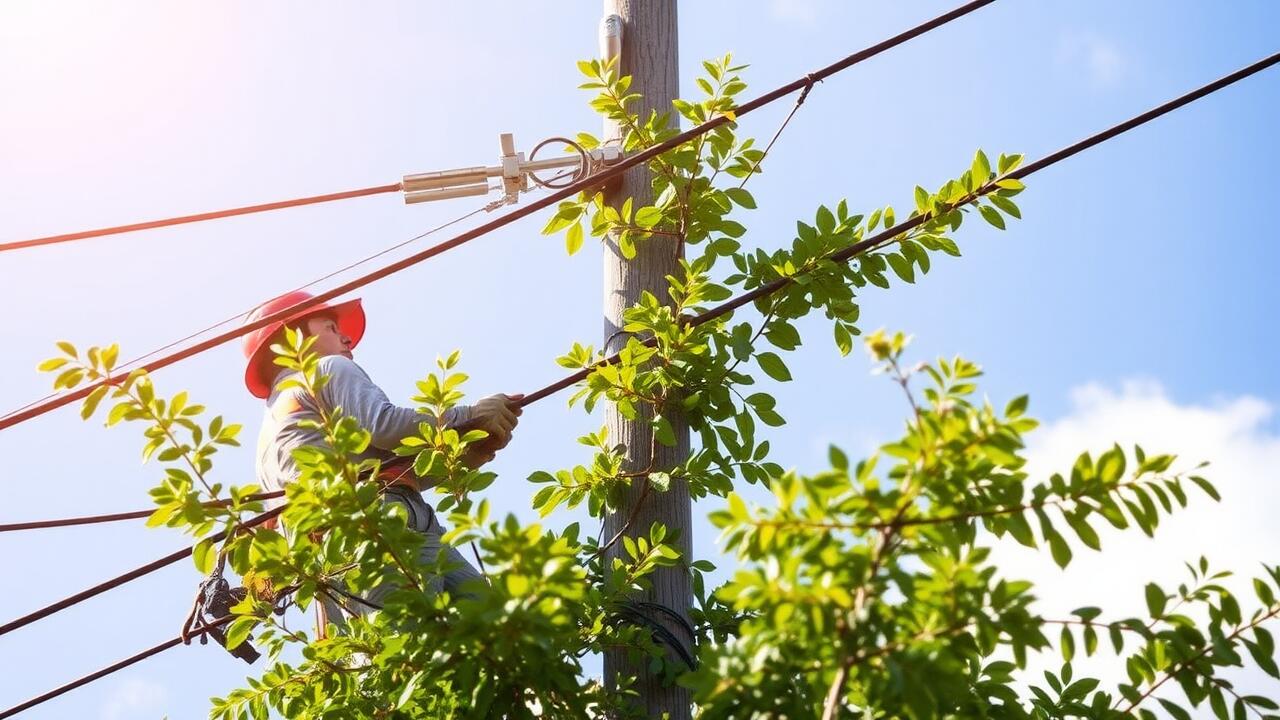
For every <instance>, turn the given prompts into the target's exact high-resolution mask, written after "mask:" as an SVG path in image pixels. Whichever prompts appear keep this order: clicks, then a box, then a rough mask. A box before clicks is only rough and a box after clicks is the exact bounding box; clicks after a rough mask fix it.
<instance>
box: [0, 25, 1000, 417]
mask: <svg viewBox="0 0 1280 720" xmlns="http://www.w3.org/2000/svg"><path fill="white" fill-rule="evenodd" d="M993 2H995V0H973V1H972V2H968V3H966V4H964V5H961V6H960V7H958V8H956V9H954V10H952V11H950V12H948V13H944V14H942V15H939V16H938V17H936V18H934V19H932V20H930V21H928V22H926V23H923V24H921V25H917V26H916V27H914V28H911V29H910V30H907V31H905V32H902V33H899V34H898V35H895V36H893V37H891V38H889V39H888V40H884V41H882V42H879V43H877V44H875V45H872V46H871V47H868V48H865V49H863V50H860V51H858V52H856V53H853V54H852V55H848V56H846V57H844V58H842V59H841V60H839V61H837V62H835V63H832V64H831V65H828V66H826V67H824V68H822V69H820V70H817V71H815V72H812V73H809V74H807V75H805V76H804V77H802V78H800V79H798V80H795V81H793V82H790V83H788V84H786V85H783V86H782V87H779V88H776V89H774V90H773V91H771V92H768V93H765V94H764V95H761V96H760V97H757V98H755V99H754V100H751V101H749V102H747V103H745V104H743V105H740V106H738V107H737V108H735V109H734V114H735V116H740V115H746V114H747V113H749V112H752V111H753V110H757V109H759V108H761V107H763V106H765V105H768V104H769V103H771V102H774V101H775V100H778V99H779V98H782V97H785V96H787V95H790V94H791V93H793V92H796V91H798V90H803V89H804V88H806V87H811V86H812V85H813V84H814V83H816V82H819V81H821V80H823V79H825V78H828V77H830V76H832V75H835V74H836V73H838V72H841V71H843V70H847V69H848V68H850V67H852V66H854V65H856V64H858V63H860V62H862V61H863V60H867V59H869V58H871V57H874V56H876V55H879V54H880V53H882V52H884V51H886V50H889V49H891V48H893V47H896V46H898V45H901V44H902V43H904V42H907V41H908V40H911V39H912V38H916V37H919V36H920V35H923V34H925V33H927V32H929V31H930V30H933V29H934V28H937V27H940V26H942V25H945V24H947V23H949V22H951V21H952V20H955V19H957V18H960V17H963V16H964V15H967V14H969V13H971V12H973V11H975V10H978V9H979V8H982V7H984V6H986V5H990V4H991V3H993ZM728 122H731V120H730V119H729V118H728V117H726V116H724V115H718V116H716V117H714V118H712V119H711V120H708V121H707V122H705V123H702V124H701V125H698V126H696V127H693V128H690V129H689V130H685V131H684V132H681V133H679V134H677V135H675V136H673V137H671V138H670V139H668V140H666V141H664V142H661V143H658V144H657V145H654V146H652V147H650V148H647V149H646V150H644V151H642V152H639V153H636V154H635V155H632V156H630V157H627V158H625V159H624V160H622V161H620V162H619V163H617V164H616V165H612V166H610V167H609V168H607V169H605V170H603V171H601V172H599V173H597V174H595V175H592V176H591V177H588V178H586V179H584V180H580V181H577V182H574V183H572V184H570V185H569V186H567V187H565V188H563V189H560V190H556V191H554V192H552V193H550V194H548V195H545V196H543V197H542V198H540V199H538V200H535V201H533V202H531V203H529V204H527V205H524V206H522V207H520V208H517V209H516V210H512V211H511V212H508V213H505V214H503V215H500V216H498V217H497V218H494V219H493V220H490V221H489V222H487V223H484V224H483V225H480V226H478V227H475V228H472V229H470V230H467V231H465V232H463V233H461V234H459V235H457V236H455V237H453V238H452V239H449V240H446V241H444V242H442V243H439V244H437V245H433V246H432V247H429V248H427V249H425V250H422V251H420V252H417V253H415V254H413V255H410V256H409V257H406V258H402V259H400V260H397V261H396V262H393V263H391V264H389V265H385V266H383V267H381V268H379V269H378V270H375V271H373V272H371V273H367V274H365V275H362V276H360V277H358V278H355V279H353V280H350V281H348V282H345V283H343V284H341V285H338V286H337V287H334V288H332V289H330V290H326V291H324V292H322V293H319V294H318V295H315V296H313V297H311V298H310V299H308V300H304V301H302V302H299V303H296V304H294V305H293V306H291V307H288V308H286V309H284V310H281V311H280V312H277V313H273V314H271V315H266V316H263V317H261V318H259V319H257V320H254V321H253V322H249V323H245V324H244V325H241V326H240V327H239V328H236V329H234V330H229V331H227V332H224V333H221V334H219V335H215V336H214V337H211V338H209V339H207V340H203V341H201V342H199V343H196V344H195V345H192V346H190V347H187V348H183V349H182V350H180V351H178V352H175V353H172V354H169V355H165V356H163V357H160V358H158V359H156V360H155V361H153V362H150V363H147V364H146V365H142V366H140V369H145V370H147V371H154V370H158V369H160V368H163V367H167V366H169V365H172V364H174V363H176V362H179V361H181V360H185V359H186V358H189V357H191V356H193V355H197V354H199V353H201V352H204V351H205V350H208V349H210V348H213V347H217V346H218V345H222V344H223V343H226V342H229V341H231V340H234V339H236V338H238V337H241V336H242V335H247V334H249V333H251V332H253V331H254V330H258V329H260V328H264V327H267V326H268V325H272V324H274V323H277V322H284V321H287V320H288V319H289V318H291V317H293V316H295V315H297V314H298V313H300V312H303V311H306V310H309V309H311V308H313V307H316V306H317V305H319V304H321V303H325V302H328V301H330V300H332V299H334V298H336V297H338V296H340V295H345V294H346V293H349V292H351V291H352V290H356V289H358V288H362V287H364V286H365V285H368V284H370V283H373V282H376V281H378V280H381V279H383V278H385V277H387V276H389V275H393V274H395V273H398V272H400V271H401V270H404V269H406V268H409V267H412V266H413V265H417V264H418V263H421V262H423V261H425V260H428V259H430V258H433V257H435V256H436V255H440V254H442V253H445V252H448V251H449V250H452V249H454V248H456V247H458V246H460V245H464V244H466V243H468V242H470V241H471V240H474V239H476V238H478V237H481V236H484V235H487V234H489V233H491V232H493V231H495V230H497V229H498V228H501V227H505V226H507V225H509V224H511V223H513V222H515V221H516V220H519V219H521V218H523V217H526V216H528V215H532V214H533V213H535V212H537V211H539V210H542V209H543V208H546V207H550V206H551V205H553V204H555V203H557V202H559V201H561V200H564V199H565V198H568V197H570V196H572V195H574V194H576V193H578V192H580V191H583V190H588V189H591V188H594V187H597V186H599V185H601V184H603V183H606V182H608V181H609V180H612V179H613V178H615V177H619V176H621V175H622V174H623V173H625V172H626V171H627V170H629V169H630V168H633V167H635V166H636V165H639V164H641V163H645V162H648V161H649V160H652V159H654V158H656V157H657V156H659V155H661V154H662V153H664V152H667V151H668V150H671V149H672V148H675V147H677V146H679V145H681V144H683V143H686V142H688V141H689V140H691V139H693V138H696V137H698V136H699V135H702V134H704V133H707V132H710V131H711V130H714V129H716V128H717V127H720V126H721V125H724V124H726V123H728ZM110 382H112V381H111V380H102V381H98V382H95V383H90V384H88V385H84V386H81V387H80V388H77V389H76V390H72V391H69V392H66V393H62V394H60V395H58V396H57V397H54V398H50V399H49V400H47V401H44V402H39V403H36V404H33V405H30V406H28V407H26V408H24V409H22V410H19V411H16V412H13V413H10V414H8V415H5V416H4V417H0V430H4V429H5V428H9V427H13V426H14V425H17V424H18V423H21V422H25V421H27V420H30V419H31V418H34V417H38V416H40V415H43V414H45V413H47V412H49V411H51V410H54V409H56V408H59V407H62V406H64V405H68V404H70V403H73V402H75V401H77V400H81V399H83V398H86V397H88V396H89V393H91V392H93V391H94V390H95V389H97V388H99V387H101V386H103V385H106V384H109V383H110Z"/></svg>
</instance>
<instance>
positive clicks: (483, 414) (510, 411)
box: [461, 394, 524, 452]
mask: <svg viewBox="0 0 1280 720" xmlns="http://www.w3.org/2000/svg"><path fill="white" fill-rule="evenodd" d="M523 398H524V395H503V394H497V395H490V396H489V397H486V398H481V399H480V401H479V402H477V403H476V404H475V405H472V406H471V412H470V417H469V418H467V421H466V422H465V423H464V424H463V427H462V428H461V429H463V430H484V431H485V432H487V433H489V437H487V438H485V439H483V440H481V441H479V443H477V445H481V446H483V447H484V449H486V450H488V451H490V452H497V451H498V450H501V449H502V448H504V447H506V446H507V443H509V442H511V432H512V431H513V430H515V427H516V424H517V423H519V422H520V420H519V417H520V415H521V413H523V412H524V410H522V409H521V408H520V400H522V399H523Z"/></svg>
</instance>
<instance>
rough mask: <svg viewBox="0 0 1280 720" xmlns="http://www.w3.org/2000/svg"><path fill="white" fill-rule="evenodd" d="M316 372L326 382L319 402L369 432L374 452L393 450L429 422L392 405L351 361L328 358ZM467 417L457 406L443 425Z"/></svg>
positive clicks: (427, 417)
mask: <svg viewBox="0 0 1280 720" xmlns="http://www.w3.org/2000/svg"><path fill="white" fill-rule="evenodd" d="M319 371H320V374H321V375H325V376H328V378H329V382H328V383H326V384H325V386H324V387H323V388H321V389H320V401H321V402H322V403H324V405H325V407H327V408H328V409H330V410H335V409H338V408H341V409H342V413H343V414H344V415H347V416H350V417H352V418H355V421H356V422H357V423H359V425H360V427H362V428H364V429H365V430H368V431H369V434H370V436H371V438H370V441H369V442H370V444H371V445H373V446H374V447H376V448H379V449H382V450H395V449H396V448H398V447H400V441H401V440H403V439H404V438H407V437H409V436H411V435H414V436H416V435H418V423H421V422H424V421H429V420H431V416H430V415H424V414H423V413H420V412H418V411H416V410H414V409H412V408H406V407H400V406H399V405H396V404H395V403H393V402H391V400H390V399H388V398H387V394H386V393H385V392H383V391H382V388H380V387H378V386H377V385H375V384H374V382H373V380H371V379H370V378H369V375H368V374H367V373H366V372H365V371H364V370H363V369H361V367H360V366H359V365H357V364H356V363H355V362H354V361H353V360H350V359H348V358H345V357H343V356H341V355H329V356H327V357H323V358H321V359H320V367H319ZM470 415H471V411H470V408H469V407H467V406H457V407H454V408H451V409H450V410H449V411H448V412H447V413H446V414H445V417H444V423H445V425H446V426H447V427H456V426H458V425H461V424H462V423H464V422H466V421H467V419H468V418H469V417H470Z"/></svg>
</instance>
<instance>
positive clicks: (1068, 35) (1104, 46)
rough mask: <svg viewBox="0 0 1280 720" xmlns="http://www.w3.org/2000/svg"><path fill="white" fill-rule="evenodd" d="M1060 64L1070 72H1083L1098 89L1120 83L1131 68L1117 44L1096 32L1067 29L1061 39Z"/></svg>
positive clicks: (1059, 48) (1059, 47)
mask: <svg viewBox="0 0 1280 720" xmlns="http://www.w3.org/2000/svg"><path fill="white" fill-rule="evenodd" d="M1057 61H1058V65H1059V67H1062V68H1064V69H1066V70H1068V71H1070V72H1073V73H1075V72H1080V71H1083V73H1084V77H1085V79H1086V80H1088V82H1089V84H1090V85H1091V86H1092V87H1094V88H1096V89H1108V88H1113V87H1115V86H1117V85H1118V84H1120V81H1121V80H1123V79H1124V76H1125V74H1126V73H1127V71H1128V69H1129V62H1128V59H1127V58H1126V57H1125V56H1124V54H1123V53H1121V52H1120V49H1119V48H1118V47H1116V45H1115V43H1113V42H1111V41H1110V40H1108V39H1106V38H1104V37H1102V36H1101V35H1098V34H1097V33H1094V32H1065V33H1063V34H1062V35H1061V36H1060V37H1059V38H1058V56H1057Z"/></svg>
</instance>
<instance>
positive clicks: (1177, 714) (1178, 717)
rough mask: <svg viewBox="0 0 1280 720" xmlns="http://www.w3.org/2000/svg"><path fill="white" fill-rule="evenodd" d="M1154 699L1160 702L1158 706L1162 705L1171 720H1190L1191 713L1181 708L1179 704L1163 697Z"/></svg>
mask: <svg viewBox="0 0 1280 720" xmlns="http://www.w3.org/2000/svg"><path fill="white" fill-rule="evenodd" d="M1156 700H1158V701H1159V702H1160V707H1163V708H1164V710H1165V712H1167V713H1169V716H1170V717H1172V718H1173V720H1191V713H1189V712H1187V711H1186V710H1184V709H1182V706H1181V705H1179V704H1177V703H1175V702H1173V701H1171V700H1165V699H1164V698H1156Z"/></svg>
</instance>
